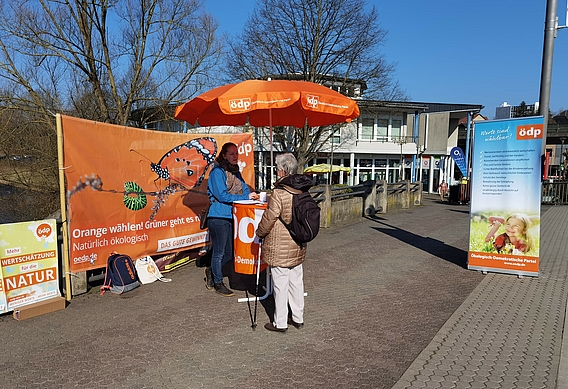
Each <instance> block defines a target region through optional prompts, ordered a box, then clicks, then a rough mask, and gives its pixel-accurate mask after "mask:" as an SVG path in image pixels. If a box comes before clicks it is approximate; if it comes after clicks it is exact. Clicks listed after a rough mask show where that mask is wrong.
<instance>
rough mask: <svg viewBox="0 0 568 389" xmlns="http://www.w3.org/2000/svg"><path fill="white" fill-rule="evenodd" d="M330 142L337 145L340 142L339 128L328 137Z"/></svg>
mask: <svg viewBox="0 0 568 389" xmlns="http://www.w3.org/2000/svg"><path fill="white" fill-rule="evenodd" d="M329 141H330V143H332V144H334V145H338V144H339V143H340V142H341V129H339V130H337V131H335V132H334V133H333V135H332V136H331V137H330V138H329Z"/></svg>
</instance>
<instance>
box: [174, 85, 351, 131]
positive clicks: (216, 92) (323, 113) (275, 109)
mask: <svg viewBox="0 0 568 389" xmlns="http://www.w3.org/2000/svg"><path fill="white" fill-rule="evenodd" d="M358 116H359V107H358V106H357V103H356V102H355V101H354V100H352V99H350V98H349V97H346V96H344V95H342V94H341V93H339V92H336V91H334V90H333V89H330V88H327V87H325V86H323V85H320V84H315V83H313V82H308V81H288V80H268V81H264V80H247V81H243V82H240V83H237V84H228V85H223V86H220V87H218V88H215V89H212V90H210V91H208V92H205V93H203V94H202V95H200V96H197V97H195V98H194V99H192V100H190V101H188V102H187V103H185V104H182V105H180V106H178V107H177V109H176V113H175V115H174V117H175V118H176V119H180V120H184V121H186V122H188V123H190V124H191V125H196V124H198V125H200V126H218V125H232V126H242V125H245V124H247V123H249V124H250V125H252V126H255V127H262V126H293V127H298V128H300V127H304V125H305V124H306V122H307V124H308V126H310V127H317V126H326V125H330V124H336V123H344V122H350V121H351V120H353V119H355V118H356V117H358Z"/></svg>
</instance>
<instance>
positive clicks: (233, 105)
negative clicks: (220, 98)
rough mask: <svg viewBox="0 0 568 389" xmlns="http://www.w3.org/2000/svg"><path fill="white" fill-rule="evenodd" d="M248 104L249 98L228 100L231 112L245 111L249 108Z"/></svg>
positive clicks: (249, 103) (249, 104)
mask: <svg viewBox="0 0 568 389" xmlns="http://www.w3.org/2000/svg"><path fill="white" fill-rule="evenodd" d="M250 106H251V102H250V99H234V100H229V109H230V110H231V112H246V111H248V110H250Z"/></svg>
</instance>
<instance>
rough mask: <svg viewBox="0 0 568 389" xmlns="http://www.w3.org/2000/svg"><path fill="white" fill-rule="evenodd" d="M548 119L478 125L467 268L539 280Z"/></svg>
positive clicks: (474, 154) (533, 118)
mask: <svg viewBox="0 0 568 389" xmlns="http://www.w3.org/2000/svg"><path fill="white" fill-rule="evenodd" d="M543 132H544V118H543V117H542V116H538V117H525V118H516V119H507V120H492V121H484V122H476V123H475V127H474V143H473V152H472V164H471V166H472V170H471V173H472V174H471V202H470V204H471V214H470V233H469V254H468V268H469V269H473V270H480V271H491V272H498V273H508V274H516V275H527V276H538V274H539V246H540V203H541V154H542V149H543V147H542V142H543Z"/></svg>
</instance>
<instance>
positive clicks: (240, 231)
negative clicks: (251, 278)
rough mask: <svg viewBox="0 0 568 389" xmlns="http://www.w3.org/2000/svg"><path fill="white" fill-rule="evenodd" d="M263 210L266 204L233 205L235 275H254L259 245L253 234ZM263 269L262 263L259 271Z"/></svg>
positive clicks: (244, 203)
mask: <svg viewBox="0 0 568 389" xmlns="http://www.w3.org/2000/svg"><path fill="white" fill-rule="evenodd" d="M265 209H266V204H260V203H248V202H242V203H235V204H233V220H234V223H235V231H234V232H235V234H234V238H235V244H234V246H235V259H234V262H235V272H236V273H239V274H256V269H257V267H258V262H257V261H258V260H259V255H258V254H259V249H260V243H259V241H258V238H257V237H256V234H255V233H256V228H257V227H258V223H260V219H261V218H262V214H263V213H264V210H265ZM260 259H262V258H260ZM264 269H266V264H265V263H264V262H262V263H261V265H260V271H263V270H264Z"/></svg>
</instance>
